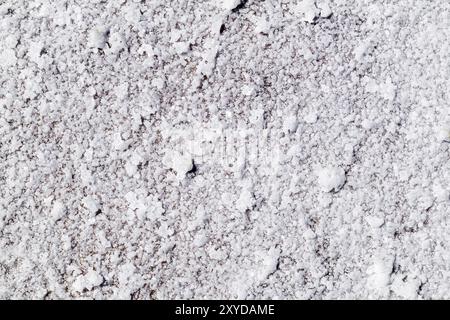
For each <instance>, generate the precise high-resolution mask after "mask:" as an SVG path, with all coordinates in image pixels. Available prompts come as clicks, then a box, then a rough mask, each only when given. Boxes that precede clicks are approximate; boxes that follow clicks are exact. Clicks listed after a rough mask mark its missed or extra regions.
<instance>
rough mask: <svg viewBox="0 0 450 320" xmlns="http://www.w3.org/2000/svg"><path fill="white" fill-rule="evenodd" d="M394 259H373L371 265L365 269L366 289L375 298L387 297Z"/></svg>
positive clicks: (387, 257)
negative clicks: (366, 276)
mask: <svg viewBox="0 0 450 320" xmlns="http://www.w3.org/2000/svg"><path fill="white" fill-rule="evenodd" d="M393 263H394V259H393V258H392V257H389V256H386V257H375V258H374V259H373V264H372V265H371V266H369V268H367V275H368V278H367V288H368V289H369V291H370V292H372V294H373V295H374V296H375V297H387V296H388V295H389V285H390V283H391V274H392V269H393Z"/></svg>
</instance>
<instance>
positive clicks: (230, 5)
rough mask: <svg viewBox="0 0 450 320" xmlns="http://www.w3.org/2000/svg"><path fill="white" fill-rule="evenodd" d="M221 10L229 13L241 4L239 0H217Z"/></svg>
mask: <svg viewBox="0 0 450 320" xmlns="http://www.w3.org/2000/svg"><path fill="white" fill-rule="evenodd" d="M219 2H220V5H221V6H222V8H223V9H225V10H227V11H231V10H233V9H234V8H236V7H237V6H238V5H240V4H241V0H219Z"/></svg>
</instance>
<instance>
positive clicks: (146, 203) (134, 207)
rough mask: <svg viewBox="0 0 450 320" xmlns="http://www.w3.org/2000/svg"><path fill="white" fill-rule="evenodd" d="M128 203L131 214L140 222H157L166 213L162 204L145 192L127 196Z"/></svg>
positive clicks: (130, 193) (132, 192)
mask: <svg viewBox="0 0 450 320" xmlns="http://www.w3.org/2000/svg"><path fill="white" fill-rule="evenodd" d="M125 199H126V200H127V202H128V208H129V213H131V214H133V215H135V216H136V217H137V218H138V219H139V220H145V219H150V220H156V219H159V218H160V217H161V216H162V214H163V213H164V211H165V210H164V208H163V207H162V204H161V202H160V201H159V200H158V199H157V198H156V197H154V196H152V195H147V192H146V191H145V190H142V189H139V190H135V191H130V192H128V193H127V194H126V195H125Z"/></svg>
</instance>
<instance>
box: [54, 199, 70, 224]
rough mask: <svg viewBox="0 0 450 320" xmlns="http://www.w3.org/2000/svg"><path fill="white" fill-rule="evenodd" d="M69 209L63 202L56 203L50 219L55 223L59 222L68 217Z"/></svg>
mask: <svg viewBox="0 0 450 320" xmlns="http://www.w3.org/2000/svg"><path fill="white" fill-rule="evenodd" d="M66 212H67V208H66V206H65V205H64V204H63V203H62V202H61V201H55V202H54V203H53V208H52V210H51V212H50V217H51V219H52V220H53V221H58V220H60V219H61V218H62V217H64V216H65V215H66Z"/></svg>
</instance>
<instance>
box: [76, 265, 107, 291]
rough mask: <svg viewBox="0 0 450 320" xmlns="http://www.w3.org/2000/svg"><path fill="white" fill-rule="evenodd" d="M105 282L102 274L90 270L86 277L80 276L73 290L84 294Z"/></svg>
mask: <svg viewBox="0 0 450 320" xmlns="http://www.w3.org/2000/svg"><path fill="white" fill-rule="evenodd" d="M103 281H104V278H103V277H102V275H101V274H100V273H98V272H97V271H95V270H89V271H88V272H87V273H86V274H84V275H79V276H78V277H77V278H76V280H75V281H74V282H73V284H72V288H73V290H75V291H76V292H79V293H82V292H83V291H85V290H88V291H89V290H92V289H93V288H95V287H98V286H100V285H101V284H102V283H103Z"/></svg>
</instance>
